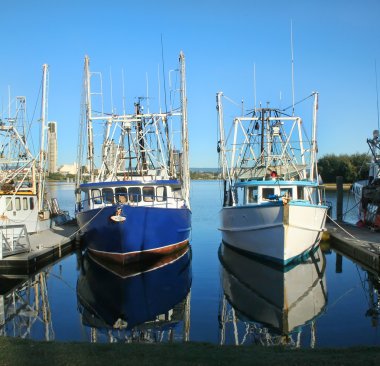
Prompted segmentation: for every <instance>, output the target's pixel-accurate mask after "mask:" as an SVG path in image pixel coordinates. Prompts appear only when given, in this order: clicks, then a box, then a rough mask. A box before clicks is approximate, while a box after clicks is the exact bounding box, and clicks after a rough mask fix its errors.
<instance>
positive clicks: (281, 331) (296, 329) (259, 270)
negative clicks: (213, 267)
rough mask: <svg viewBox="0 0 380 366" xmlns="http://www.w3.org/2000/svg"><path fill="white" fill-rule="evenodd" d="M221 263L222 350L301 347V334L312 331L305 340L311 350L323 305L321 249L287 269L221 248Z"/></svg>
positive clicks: (323, 281)
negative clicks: (248, 346) (228, 347)
mask: <svg viewBox="0 0 380 366" xmlns="http://www.w3.org/2000/svg"><path fill="white" fill-rule="evenodd" d="M219 259H220V262H221V265H222V266H221V267H222V269H221V278H222V285H223V291H224V296H223V298H222V301H221V304H220V310H219V321H220V329H221V334H220V343H221V344H226V343H234V344H236V345H239V344H248V343H257V344H261V345H267V346H269V345H278V344H281V345H287V346H290V347H300V346H301V335H302V329H303V328H306V327H308V326H309V325H310V330H311V333H310V338H309V337H308V336H307V335H305V338H306V339H308V340H309V341H310V347H314V345H315V342H316V339H315V331H316V329H315V322H314V321H315V319H316V317H318V315H320V314H321V313H322V312H323V311H324V309H325V307H326V304H327V290H326V280H325V267H326V261H325V257H324V254H323V253H322V251H321V249H320V248H319V247H318V250H317V251H316V252H315V253H313V254H312V255H311V256H310V258H308V259H305V261H303V262H301V263H299V264H297V265H295V266H291V267H278V266H277V267H276V266H273V265H271V264H270V263H269V262H263V261H259V260H257V259H253V258H252V257H247V256H245V255H242V254H240V253H238V252H236V251H235V250H234V249H231V248H230V247H228V246H226V245H224V244H221V246H220V248H219ZM302 338H303V337H302Z"/></svg>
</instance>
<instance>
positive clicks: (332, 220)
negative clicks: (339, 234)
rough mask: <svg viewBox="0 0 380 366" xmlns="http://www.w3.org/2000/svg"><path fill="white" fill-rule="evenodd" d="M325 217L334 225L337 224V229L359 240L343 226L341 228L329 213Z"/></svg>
mask: <svg viewBox="0 0 380 366" xmlns="http://www.w3.org/2000/svg"><path fill="white" fill-rule="evenodd" d="M327 217H328V218H329V219H330V220H331V222H332V223H334V224H335V225H336V226H338V228H339V229H341V230H342V231H344V232H345V233H346V234H347V235H349V236H351V238H353V239H355V240H359V239H358V238H356V237H355V236H354V235H352V234H350V233H349V232H348V231H347V230H346V229H345V228H343V227H342V226H340V225H339V224H338V223H337V222H336V221H335V220H334V219H333V218H331V217H330V216H329V215H327Z"/></svg>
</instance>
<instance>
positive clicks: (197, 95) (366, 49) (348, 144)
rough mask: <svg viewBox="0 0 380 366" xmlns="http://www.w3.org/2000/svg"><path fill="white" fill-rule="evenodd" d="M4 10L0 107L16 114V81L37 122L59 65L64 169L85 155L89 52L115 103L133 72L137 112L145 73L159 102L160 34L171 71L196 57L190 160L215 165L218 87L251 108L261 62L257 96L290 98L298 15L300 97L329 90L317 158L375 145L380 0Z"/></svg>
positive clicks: (53, 116) (52, 111)
mask: <svg viewBox="0 0 380 366" xmlns="http://www.w3.org/2000/svg"><path fill="white" fill-rule="evenodd" d="M0 14H1V17H0V18H1V23H0V24H1V25H0V26H1V32H0V44H1V53H0V55H1V56H0V98H1V107H2V108H1V109H0V113H2V114H3V117H6V116H7V103H8V88H9V87H10V90H11V96H12V97H14V96H16V95H25V96H26V97H27V100H28V109H29V116H30V117H31V116H32V115H33V111H34V108H35V106H36V99H37V95H38V91H39V87H40V82H41V70H42V64H44V63H47V64H49V70H50V73H49V78H50V83H49V84H50V85H49V112H48V119H49V120H55V121H57V122H58V143H59V146H58V149H59V151H58V155H59V157H58V161H59V164H63V163H73V162H74V161H75V159H76V144H77V135H78V133H77V129H78V122H79V115H80V98H81V86H82V73H83V60H84V56H85V55H86V54H87V55H89V57H90V60H91V69H92V70H93V71H101V72H102V73H103V77H104V78H109V75H110V74H112V83H113V89H114V90H113V99H114V101H115V102H114V103H115V104H116V100H117V99H118V97H120V93H121V92H120V90H121V70H122V69H123V70H124V75H125V76H124V79H125V90H126V98H127V101H126V103H127V109H129V111H132V106H133V102H134V101H135V99H134V98H135V97H137V96H141V95H145V91H146V77H147V75H148V80H149V94H150V95H151V96H152V98H153V99H152V105H153V104H154V103H158V102H157V100H158V97H157V95H158V92H157V89H158V86H157V85H158V82H157V78H158V76H157V74H158V70H161V68H162V61H161V35H162V37H163V44H164V60H165V69H166V72H167V73H168V71H169V70H170V69H173V68H176V67H177V66H178V64H177V60H178V54H179V51H180V50H183V51H184V53H185V56H186V68H187V96H188V115H189V133H190V166H191V167H216V166H217V153H216V140H217V136H216V124H217V116H216V109H215V95H216V92H218V91H223V92H224V94H225V95H227V96H228V97H230V98H231V99H233V100H235V101H238V102H240V100H241V99H242V98H243V99H244V105H245V106H246V107H247V108H249V107H253V105H254V93H253V90H254V87H253V67H254V65H255V68H256V100H257V103H259V102H260V101H261V102H262V103H266V102H267V101H270V102H271V105H272V106H273V107H278V106H279V105H281V106H282V107H284V106H288V105H290V104H291V103H292V82H291V51H290V49H291V48H290V38H291V37H290V24H291V22H292V24H293V44H294V70H295V78H294V81H295V100H296V101H298V100H301V99H303V98H304V97H306V96H307V95H309V94H310V93H311V92H312V91H318V92H319V93H320V100H319V129H318V143H319V156H323V155H325V154H329V153H336V154H342V153H348V154H351V153H356V152H367V151H368V147H367V145H366V138H367V137H370V136H371V134H372V130H373V129H375V128H377V124H378V117H377V96H376V77H375V60H376V63H377V69H378V74H380V22H379V17H380V1H379V0H319V1H308V0H303V1H302V0H298V1H296V0H294V1H286V0H282V1H277V0H273V1H271V0H267V1H263V0H261V1H256V0H251V1H249V0H245V1H243V0H234V1H214V0H202V1H200V0H192V1H190V0H189V1H181V0H172V1H169V0H161V1H154V0H139V1H129V0H124V1H122V0H106V1H103V0H102V1H100V0H92V1H90V0H88V1H87V0H82V1H81V0H74V1H72V0H66V1H63V0H46V1H45V0H34V1H31V0H18V1H14V0H1V1H0ZM160 78H161V86H162V83H163V82H162V74H161V75H160ZM379 79H380V77H379ZM167 83H168V81H167ZM161 93H162V91H161ZM105 94H107V95H109V93H105ZM280 95H281V100H280ZM106 98H107V97H106ZM154 98H156V99H154ZM119 99H120V103H121V97H120V98H119ZM162 99H163V96H162V94H161V100H162ZM106 102H107V100H106ZM36 114H37V115H39V106H38V107H37V112H36ZM235 114H239V110H236V113H235ZM296 114H297V109H296ZM232 115H233V112H231V115H227V116H226V117H227V118H228V117H232Z"/></svg>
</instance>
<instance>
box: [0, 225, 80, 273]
mask: <svg viewBox="0 0 380 366" xmlns="http://www.w3.org/2000/svg"><path fill="white" fill-rule="evenodd" d="M78 230H79V228H78V225H77V224H76V223H70V224H66V225H62V226H55V227H53V228H52V229H50V230H44V231H42V232H40V233H35V234H31V235H29V243H30V250H29V251H24V252H22V253H18V254H14V255H10V256H7V257H5V258H3V259H1V260H0V274H10V275H16V274H17V275H25V274H32V273H33V272H35V271H36V270H38V269H39V268H41V267H42V266H43V265H46V264H47V263H49V262H53V261H55V260H56V259H59V258H61V257H63V256H65V255H67V254H68V253H70V252H71V251H73V249H74V248H75V239H76V233H77V232H78ZM21 244H24V245H26V244H27V243H26V239H25V242H24V243H21Z"/></svg>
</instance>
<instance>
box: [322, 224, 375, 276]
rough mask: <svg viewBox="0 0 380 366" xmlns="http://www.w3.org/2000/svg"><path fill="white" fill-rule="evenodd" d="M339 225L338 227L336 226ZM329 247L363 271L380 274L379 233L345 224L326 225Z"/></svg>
mask: <svg viewBox="0 0 380 366" xmlns="http://www.w3.org/2000/svg"><path fill="white" fill-rule="evenodd" d="M338 225H339V226H338ZM326 229H327V231H328V233H329V234H330V243H331V247H332V248H333V249H334V250H336V251H337V252H338V253H340V254H342V255H344V256H348V257H350V258H351V259H353V260H354V261H355V262H357V263H359V264H360V265H362V266H363V267H364V268H365V269H367V270H370V271H372V272H373V271H375V272H376V273H377V274H380V233H379V232H375V231H372V230H370V229H369V228H367V227H363V228H360V227H358V226H355V225H352V224H348V223H345V222H341V221H339V222H337V223H333V222H329V223H326Z"/></svg>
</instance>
